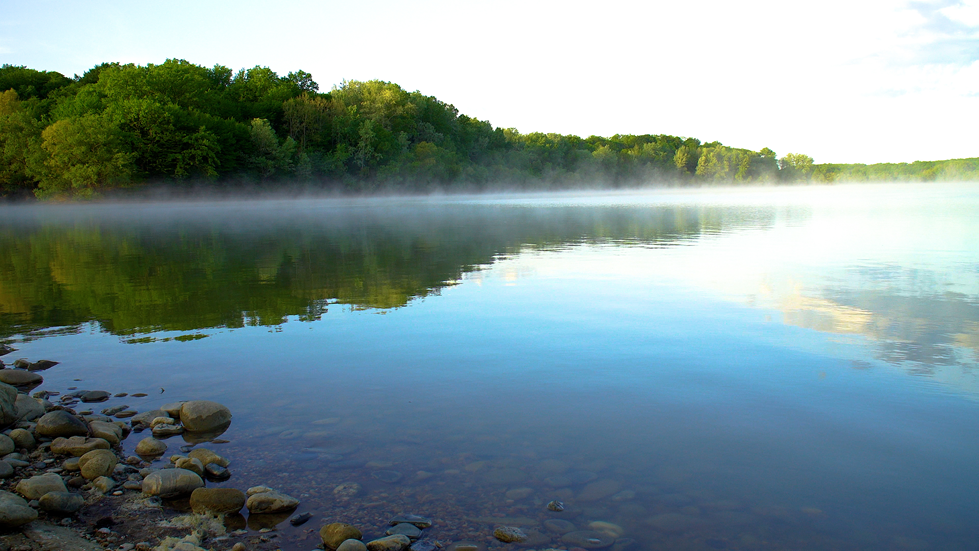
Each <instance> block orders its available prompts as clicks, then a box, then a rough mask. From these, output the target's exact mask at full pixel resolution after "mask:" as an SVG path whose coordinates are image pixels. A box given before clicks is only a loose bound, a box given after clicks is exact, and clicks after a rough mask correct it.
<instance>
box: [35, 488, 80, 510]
mask: <svg viewBox="0 0 979 551" xmlns="http://www.w3.org/2000/svg"><path fill="white" fill-rule="evenodd" d="M38 501H39V504H38V506H39V507H40V508H41V510H42V511H45V512H47V513H54V514H56V515H73V514H75V513H77V512H78V510H79V509H81V508H82V505H85V498H84V497H82V496H81V495H79V494H73V493H71V492H48V493H46V494H44V495H43V496H41V499H40V500H38Z"/></svg>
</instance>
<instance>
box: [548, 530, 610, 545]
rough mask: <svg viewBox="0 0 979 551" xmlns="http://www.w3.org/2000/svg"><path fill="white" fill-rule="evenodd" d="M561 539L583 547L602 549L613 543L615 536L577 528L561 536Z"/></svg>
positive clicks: (569, 543)
mask: <svg viewBox="0 0 979 551" xmlns="http://www.w3.org/2000/svg"><path fill="white" fill-rule="evenodd" d="M561 541H562V542H564V543H567V544H568V545H575V546H578V547H582V548H584V549H602V548H603V547H609V546H611V545H612V544H613V543H615V538H613V537H612V536H610V535H608V534H606V533H605V532H597V531H595V530H579V531H577V532H568V533H567V534H564V535H563V536H561Z"/></svg>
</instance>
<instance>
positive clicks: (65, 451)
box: [51, 436, 112, 457]
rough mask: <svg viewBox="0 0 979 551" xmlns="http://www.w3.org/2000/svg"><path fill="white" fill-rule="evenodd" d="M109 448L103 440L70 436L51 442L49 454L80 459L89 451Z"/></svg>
mask: <svg viewBox="0 0 979 551" xmlns="http://www.w3.org/2000/svg"><path fill="white" fill-rule="evenodd" d="M111 447H112V446H110V445H109V443H108V442H107V441H106V440H105V439H103V438H86V437H84V436H72V437H71V438H63V437H59V438H55V439H54V441H53V442H51V453H55V454H58V455H73V456H75V457H81V456H83V455H85V454H86V453H88V452H90V451H93V450H107V449H109V448H111Z"/></svg>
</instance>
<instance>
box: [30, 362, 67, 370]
mask: <svg viewBox="0 0 979 551" xmlns="http://www.w3.org/2000/svg"><path fill="white" fill-rule="evenodd" d="M58 363H60V362H52V361H51V360H38V361H36V362H34V363H32V364H30V365H28V366H27V369H28V370H29V371H44V370H45V369H51V368H52V367H54V366H56V365H58Z"/></svg>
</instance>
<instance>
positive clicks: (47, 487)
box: [14, 473, 68, 499]
mask: <svg viewBox="0 0 979 551" xmlns="http://www.w3.org/2000/svg"><path fill="white" fill-rule="evenodd" d="M14 489H15V491H16V492H17V493H18V494H20V495H22V496H24V497H25V498H27V499H39V498H40V497H41V496H43V495H44V494H46V493H48V492H67V491H68V487H67V486H65V481H64V480H62V479H61V477H60V476H58V475H56V474H54V473H47V474H39V475H36V476H32V477H30V478H25V479H24V480H21V481H20V482H18V483H17V486H16V487H15V488H14Z"/></svg>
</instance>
